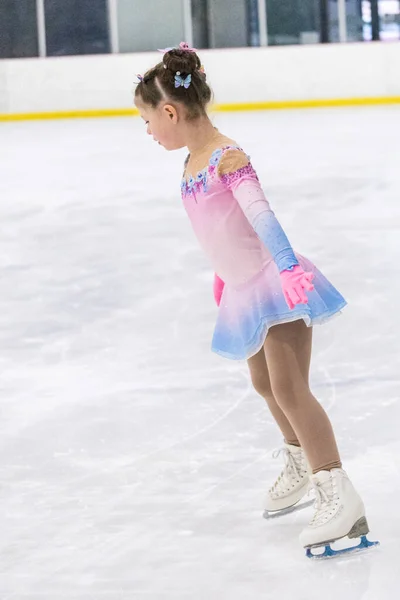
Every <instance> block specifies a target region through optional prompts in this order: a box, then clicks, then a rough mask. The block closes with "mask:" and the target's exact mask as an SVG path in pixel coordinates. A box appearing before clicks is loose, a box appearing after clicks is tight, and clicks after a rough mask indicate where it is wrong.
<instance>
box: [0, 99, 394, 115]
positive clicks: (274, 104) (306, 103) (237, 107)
mask: <svg viewBox="0 0 400 600" xmlns="http://www.w3.org/2000/svg"><path fill="white" fill-rule="evenodd" d="M384 104H400V96H388V97H369V98H368V97H367V98H328V99H318V100H277V101H268V102H233V103H229V104H214V105H213V106H212V107H211V111H212V112H238V111H254V110H282V109H285V110H287V109H294V108H327V107H343V106H374V105H384ZM138 114H139V113H138V111H137V110H136V109H135V108H110V109H106V108H105V109H102V108H101V109H93V110H67V111H54V112H50V111H49V112H35V113H10V114H7V113H0V121H33V120H43V119H82V118H85V119H86V118H99V117H124V116H130V117H133V116H137V115H138Z"/></svg>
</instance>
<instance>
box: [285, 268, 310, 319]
mask: <svg viewBox="0 0 400 600" xmlns="http://www.w3.org/2000/svg"><path fill="white" fill-rule="evenodd" d="M280 276H281V284H282V290H283V295H284V296H285V300H286V303H287V305H288V307H289V308H290V310H293V308H294V307H295V306H296V304H307V303H308V298H307V296H306V294H305V291H304V290H307V291H308V292H311V291H312V290H313V289H314V286H313V284H312V283H311V281H312V280H313V279H314V275H313V273H311V272H307V273H306V272H305V271H303V269H302V268H301V267H300V265H296V266H295V267H294V268H293V269H290V270H289V269H286V270H285V271H282V272H281V273H280Z"/></svg>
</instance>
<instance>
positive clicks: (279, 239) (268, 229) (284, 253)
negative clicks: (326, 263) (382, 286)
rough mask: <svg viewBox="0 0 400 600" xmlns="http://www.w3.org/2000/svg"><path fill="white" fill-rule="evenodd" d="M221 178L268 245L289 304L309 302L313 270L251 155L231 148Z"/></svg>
mask: <svg viewBox="0 0 400 600" xmlns="http://www.w3.org/2000/svg"><path fill="white" fill-rule="evenodd" d="M218 173H219V176H220V178H221V180H222V181H223V182H224V183H225V185H226V186H227V187H229V189H230V190H231V191H232V194H233V196H234V198H235V199H236V201H237V202H238V204H239V206H240V207H241V209H242V211H243V213H244V215H245V216H246V218H247V220H248V221H249V223H250V224H251V226H252V227H253V229H254V231H255V232H256V233H257V235H258V237H259V238H260V240H261V241H262V242H263V243H264V245H265V246H266V247H267V248H268V250H269V252H270V253H271V255H272V257H273V259H274V261H275V263H276V265H277V267H278V269H279V272H280V274H281V283H282V288H283V292H284V295H285V298H286V301H287V304H288V306H289V307H290V308H291V309H292V308H294V306H295V305H296V304H300V303H307V302H308V299H307V296H306V295H305V293H304V291H303V290H304V289H306V290H308V291H311V290H312V289H313V285H312V284H311V280H312V278H313V275H312V273H305V272H304V271H303V269H302V268H301V267H300V265H299V261H298V260H297V258H296V256H295V254H294V251H293V248H292V246H291V245H290V242H289V240H288V238H287V236H286V233H285V232H284V230H283V228H282V226H281V225H280V223H279V221H278V219H277V218H276V217H275V215H274V213H273V211H272V210H271V207H270V205H269V203H268V200H267V199H266V197H265V195H264V192H263V190H262V188H261V185H260V182H259V181H258V177H257V175H256V172H255V171H254V169H253V167H252V166H251V164H250V162H249V159H248V157H247V156H246V154H244V152H242V151H241V150H236V149H232V150H228V151H227V152H226V153H225V154H224V155H223V156H222V158H221V161H220V163H219V165H218Z"/></svg>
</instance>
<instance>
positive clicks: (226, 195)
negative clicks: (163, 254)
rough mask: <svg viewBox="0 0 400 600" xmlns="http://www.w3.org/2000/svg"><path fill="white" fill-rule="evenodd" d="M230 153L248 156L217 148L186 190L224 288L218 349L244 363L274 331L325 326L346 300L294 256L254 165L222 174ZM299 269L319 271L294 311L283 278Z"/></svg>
mask: <svg viewBox="0 0 400 600" xmlns="http://www.w3.org/2000/svg"><path fill="white" fill-rule="evenodd" d="M227 152H230V153H231V154H232V153H235V152H236V153H242V151H241V149H240V148H238V147H236V146H226V147H224V148H221V149H219V150H216V151H215V152H214V153H213V154H212V156H211V158H210V161H209V165H208V166H207V168H205V169H204V170H203V171H201V172H199V173H198V174H197V176H196V178H190V179H189V180H188V181H187V180H186V179H183V180H182V184H181V192H182V198H183V203H184V206H185V209H186V211H187V214H188V216H189V219H190V221H191V223H192V226H193V229H194V232H195V234H196V236H197V238H198V240H199V243H200V245H201V247H202V248H203V250H204V252H205V253H206V254H207V255H208V258H209V260H210V262H211V264H212V266H213V268H214V270H215V272H216V274H217V275H218V276H219V277H220V278H221V279H222V280H223V281H224V283H225V286H224V290H223V293H222V298H221V303H220V306H219V310H218V317H217V322H216V325H215V330H214V335H213V340H212V350H213V351H214V352H216V353H217V354H220V355H221V356H224V357H226V358H230V359H236V360H237V359H247V358H250V357H251V356H253V355H254V354H256V353H257V352H258V351H259V350H260V349H261V348H262V346H263V344H264V342H265V339H266V336H267V334H268V330H269V328H270V327H272V326H274V325H278V324H280V323H288V322H290V321H295V320H298V319H303V320H304V321H305V323H306V324H307V326H309V327H310V326H312V325H314V324H317V323H323V322H324V321H326V320H327V319H329V318H330V317H332V316H333V315H335V314H337V313H339V312H340V311H341V309H342V308H343V307H344V306H345V305H346V301H345V299H344V298H343V296H342V295H341V294H340V293H339V292H338V291H337V290H336V288H335V287H334V286H333V285H332V284H331V283H330V282H329V281H328V280H327V279H326V278H325V277H324V275H323V274H322V273H321V272H320V271H319V270H318V269H317V267H316V266H315V265H314V264H313V263H312V262H311V261H309V260H308V259H307V258H305V257H304V256H301V255H300V254H298V253H297V252H294V251H293V249H292V247H291V245H290V243H289V241H288V239H287V237H286V235H285V233H284V231H283V229H282V227H281V226H280V224H279V222H278V221H277V219H276V217H275V215H274V213H273V212H272V210H271V208H270V206H269V203H268V201H267V200H266V198H265V196H264V193H263V191H262V189H261V186H260V183H259V181H258V178H257V175H256V172H255V171H254V169H253V167H252V165H251V163H250V162H249V163H248V164H247V165H246V166H244V167H241V168H239V169H237V170H233V171H232V172H229V173H227V174H222V175H221V174H220V172H219V169H218V167H219V164H220V161H221V159H222V158H223V157H224V155H225V154H226V153H227ZM242 154H243V153H242ZM298 264H299V265H300V266H301V267H302V268H303V269H304V271H311V272H312V273H313V274H314V279H313V285H314V290H313V291H311V292H307V297H308V304H297V305H296V306H295V307H294V309H293V310H290V309H289V307H288V305H287V304H286V301H285V298H284V295H283V291H282V286H281V279H280V275H279V274H280V272H281V271H283V270H286V269H291V268H293V267H294V266H295V265H298Z"/></svg>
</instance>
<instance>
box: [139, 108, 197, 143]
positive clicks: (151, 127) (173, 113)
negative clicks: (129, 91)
mask: <svg viewBox="0 0 400 600" xmlns="http://www.w3.org/2000/svg"><path fill="white" fill-rule="evenodd" d="M135 104H136V107H137V109H138V111H139V114H140V116H141V118H142V119H143V121H144V122H145V124H146V125H147V133H148V134H149V135H151V136H152V137H153V140H154V141H155V142H158V143H159V144H160V145H161V146H163V147H164V148H165V149H166V150H178V149H179V148H183V147H184V146H185V145H186V144H185V142H184V141H183V139H182V137H183V136H182V133H183V132H182V119H181V118H180V117H179V116H178V113H177V110H176V108H175V107H174V106H172V105H170V104H163V103H160V105H159V106H157V107H156V108H152V107H151V106H148V105H146V104H143V103H142V102H141V101H140V99H136V101H135Z"/></svg>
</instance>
